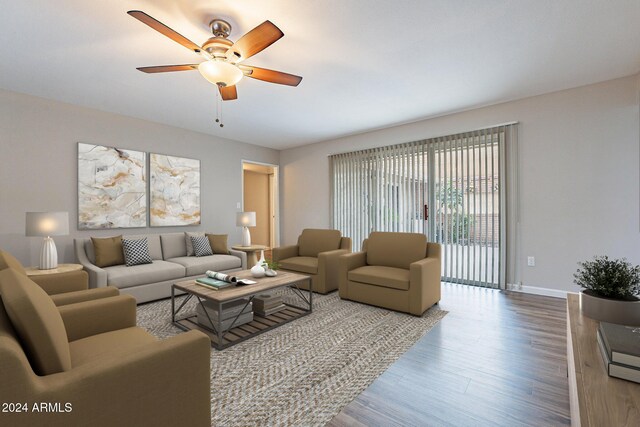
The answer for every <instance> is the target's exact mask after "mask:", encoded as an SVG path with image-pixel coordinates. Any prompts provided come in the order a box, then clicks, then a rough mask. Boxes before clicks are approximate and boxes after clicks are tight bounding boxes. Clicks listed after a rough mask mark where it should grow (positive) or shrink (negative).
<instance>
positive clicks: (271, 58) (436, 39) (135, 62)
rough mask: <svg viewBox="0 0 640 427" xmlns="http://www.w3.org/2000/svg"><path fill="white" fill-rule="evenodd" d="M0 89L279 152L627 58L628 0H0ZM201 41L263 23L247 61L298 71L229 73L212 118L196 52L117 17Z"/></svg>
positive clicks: (634, 50) (540, 88)
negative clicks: (141, 16)
mask: <svg viewBox="0 0 640 427" xmlns="http://www.w3.org/2000/svg"><path fill="white" fill-rule="evenodd" d="M0 6H1V9H0V10H1V13H0V40H2V43H0V87H2V88H4V89H8V90H13V91H18V92H24V93H28V94H32V95H37V96H41V97H45V98H51V99H56V100H60V101H64V102H68V103H72V104H77V105H82V106H87V107H92V108H97V109H100V110H104V111H110V112H114V113H119V114H124V115H128V116H133V117H138V118H142V119H147V120H151V121H154V122H159V123H165V124H169V125H173V126H178V127H182V128H186V129H191V130H195V131H199V132H204V133H208V134H211V135H217V136H221V137H225V138H229V139H233V140H237V141H243V142H248V143H252V144H257V145H263V146H267V147H272V148H277V149H282V148H286V147H292V146H297V145H303V144H308V143H313V142H317V141H322V140H327V139H333V138H336V137H340V136H344V135H348V134H353V133H360V132H365V131H367V130H371V129H376V128H382V127H388V126H392V125H396V124H400V123H405V122H411V121H416V120H420V119H423V118H427V117H431V116H435V115H441V114H445V113H448V112H453V111H459V110H464V109H469V108H473V107H476V106H481V105H487V104H493V103H497V102H502V101H507V100H512V99H518V98H522V97H526V96H531V95H537V94H541V93H547V92H552V91H556V90H560V89H566V88H570V87H576V86H581V85H585V84H589V83H594V82H598V81H603V80H608V79H612V78H616V77H622V76H626V75H630V74H634V73H637V72H638V71H640V0H529V1H525V0H520V1H518V0H512V1H507V0H482V1H478V0H466V1H465V0H439V1H437V0H395V1H392V0H388V1H382V0H322V1H320V0H316V1H300V0H297V1H296V0H262V1H257V0H254V1H251V0H220V1H212V0H208V1H204V0H183V1H175V0H142V1H125V0H110V1H89V0H65V1H44V0H40V1H37V0H20V1H15V0H11V1H10V0H0ZM130 9H140V10H143V11H145V12H147V13H148V14H150V15H151V16H153V17H154V18H156V19H158V20H160V21H161V22H163V23H165V24H166V25H168V26H169V27H171V28H173V29H174V30H176V31H178V32H179V33H181V34H183V35H184V36H186V37H188V38H190V39H191V40H193V41H194V42H196V43H198V44H201V43H202V42H204V40H206V39H207V38H208V37H210V33H209V32H208V27H207V24H208V22H209V21H210V20H211V18H213V17H222V18H224V19H227V20H228V21H229V22H230V23H231V24H232V26H233V30H232V34H231V36H230V39H231V40H234V41H235V40H238V38H239V37H240V36H241V35H242V34H244V33H246V32H247V31H249V30H250V29H252V28H253V27H255V26H256V25H258V24H260V23H261V22H263V21H264V20H265V19H269V20H271V21H272V22H273V23H275V24H276V25H277V26H278V27H279V28H280V29H281V30H282V31H283V32H284V33H285V37H283V38H282V39H281V40H279V41H278V42H277V43H275V44H273V45H272V46H271V47H269V48H267V49H266V50H265V51H263V52H261V53H259V54H258V55H256V56H254V57H253V58H250V59H249V60H247V61H246V62H247V64H251V65H256V66H259V67H264V68H272V69H276V70H280V71H285V72H289V73H292V74H297V75H301V76H303V77H304V80H303V81H302V83H301V84H300V86H298V87H297V88H292V87H287V86H281V85H275V84H268V83H265V82H261V81H257V80H253V79H243V80H242V81H241V82H240V83H239V84H238V96H239V99H238V100H236V101H229V102H225V103H223V111H222V117H223V121H224V123H225V127H224V128H222V129H221V128H219V127H218V126H216V125H215V123H214V118H215V99H216V97H215V91H216V88H215V87H214V86H213V85H211V84H210V83H208V82H206V81H205V80H204V79H203V78H202V77H201V76H200V75H199V74H198V72H196V71H189V72H179V73H168V74H156V75H147V74H143V73H141V72H139V71H137V70H136V69H135V68H136V67H138V66H148V65H166V64H180V63H191V62H200V58H199V57H198V56H197V55H195V54H194V53H192V52H190V51H189V50H187V49H185V48H184V47H182V46H180V45H178V44H176V43H175V42H173V41H171V40H170V39H168V38H166V37H164V36H162V35H161V34H159V33H157V32H155V31H154V30H152V29H151V28H149V27H147V26H146V25H144V24H142V23H141V22H139V21H137V20H135V19H134V18H132V17H130V16H129V15H127V14H126V11H127V10H130Z"/></svg>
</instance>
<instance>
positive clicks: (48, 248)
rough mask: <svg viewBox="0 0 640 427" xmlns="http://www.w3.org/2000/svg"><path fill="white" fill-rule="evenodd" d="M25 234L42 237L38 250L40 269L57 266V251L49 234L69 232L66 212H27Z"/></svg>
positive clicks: (57, 234) (56, 234)
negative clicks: (40, 246)
mask: <svg viewBox="0 0 640 427" xmlns="http://www.w3.org/2000/svg"><path fill="white" fill-rule="evenodd" d="M25 234H26V235H27V236H34V237H44V240H43V242H42V249H41V250H40V263H39V265H38V268H39V269H40V270H50V269H52V268H56V267H58V251H57V250H56V244H55V243H54V241H53V239H52V238H51V236H66V235H67V234H69V213H68V212H27V217H26V227H25Z"/></svg>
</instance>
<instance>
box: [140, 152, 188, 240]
mask: <svg viewBox="0 0 640 427" xmlns="http://www.w3.org/2000/svg"><path fill="white" fill-rule="evenodd" d="M149 158H150V165H149V169H150V174H151V177H150V210H149V219H150V223H151V226H152V227H164V226H176V225H178V226H179V225H198V224H200V160H195V159H187V158H184V157H175V156H168V155H165V154H156V153H151V154H150V155H149Z"/></svg>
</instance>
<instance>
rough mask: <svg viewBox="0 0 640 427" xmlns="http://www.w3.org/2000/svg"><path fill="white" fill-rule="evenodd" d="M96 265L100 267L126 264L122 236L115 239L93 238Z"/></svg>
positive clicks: (114, 237)
mask: <svg viewBox="0 0 640 427" xmlns="http://www.w3.org/2000/svg"><path fill="white" fill-rule="evenodd" d="M91 242H92V243H93V253H94V256H95V264H96V265H97V266H98V267H100V268H104V267H109V266H111V265H120V264H124V252H123V250H122V235H120V236H113V237H101V238H98V237H92V238H91Z"/></svg>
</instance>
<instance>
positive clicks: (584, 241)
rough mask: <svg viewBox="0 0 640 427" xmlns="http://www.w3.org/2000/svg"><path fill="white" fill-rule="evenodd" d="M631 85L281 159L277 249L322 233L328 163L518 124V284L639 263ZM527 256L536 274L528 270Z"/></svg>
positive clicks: (635, 80) (372, 135)
mask: <svg viewBox="0 0 640 427" xmlns="http://www.w3.org/2000/svg"><path fill="white" fill-rule="evenodd" d="M639 81H640V79H639V77H638V76H630V77H626V78H621V79H616V80H611V81H608V82H603V83H599V84H594V85H590V86H585V87H580V88H576V89H570V90H565V91H561V92H556V93H551V94H547V95H541V96H536V97H532V98H527V99H522V100H519V101H513V102H508V103H503V104H499V105H494V106H489V107H484V108H478V109H475V110H470V111H466V112H461V113H457V114H451V115H447V116H442V117H437V118H433V119H429V120H424V121H420V122H416V123H410V124H406V125H402V126H398V127H394V128H387V129H382V130H378V131H374V132H369V133H365V134H360V135H354V136H349V137H344V138H340V139H336V140H332V141H327V142H323V143H318V144H314V145H309V146H304V147H299V148H294V149H289V150H285V151H282V152H281V155H280V167H281V177H282V181H281V194H282V198H281V207H282V209H281V224H282V244H292V243H295V241H296V238H297V237H298V235H299V233H300V230H302V229H303V228H305V227H328V226H329V225H330V213H329V162H328V158H327V156H328V155H330V154H334V153H340V152H347V151H353V150H358V149H364V148H371V147H379V146H384V145H390V144H395V143H402V142H407V141H414V140H419V139H424V138H430V137H435V136H442V135H449V134H453V133H458V132H464V131H469V130H474V129H479V128H483V127H487V126H491V125H496V124H501V123H506V122H511V121H518V122H520V126H519V141H520V152H519V164H518V167H519V173H520V225H519V233H520V236H519V237H520V243H519V247H518V248H517V253H518V257H517V259H516V263H517V265H518V267H519V268H520V274H519V276H520V279H521V280H522V283H523V285H525V286H534V287H542V288H551V289H558V290H575V286H574V285H573V284H572V281H573V278H572V274H573V272H574V271H575V270H576V267H577V265H576V263H577V261H579V260H584V259H588V258H590V257H592V256H593V255H596V254H608V255H611V256H614V257H627V258H628V259H630V260H631V261H632V262H634V263H636V264H640V234H639V230H640V218H639V214H638V213H639V204H640V200H639V193H640V188H639V178H640V177H639V164H638V163H639V158H640V151H639V145H640V135H639V132H640V130H639V129H640V125H639V116H640V115H639V111H638V86H639V84H640V83H639ZM425 96H428V94H425ZM354 114H357V112H354ZM528 255H530V256H535V257H536V267H527V266H526V257H527V256H528Z"/></svg>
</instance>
